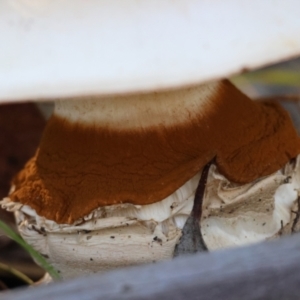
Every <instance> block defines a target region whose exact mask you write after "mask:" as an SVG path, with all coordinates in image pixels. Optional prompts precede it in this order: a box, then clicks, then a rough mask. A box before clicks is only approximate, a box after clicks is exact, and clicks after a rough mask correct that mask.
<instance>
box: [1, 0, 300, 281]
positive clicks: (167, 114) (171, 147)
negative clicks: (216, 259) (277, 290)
mask: <svg viewBox="0 0 300 300" xmlns="http://www.w3.org/2000/svg"><path fill="white" fill-rule="evenodd" d="M225 2H226V5H227V9H228V11H231V12H232V14H233V15H235V17H236V18H237V19H239V20H240V21H241V24H243V26H241V27H240V28H237V31H236V32H237V33H236V35H235V37H239V38H242V42H241V43H240V46H239V47H237V49H236V50H235V51H236V52H234V51H232V47H229V46H230V43H229V44H228V40H224V41H223V43H224V45H225V48H224V49H225V50H226V51H228V56H227V55H226V53H225V52H224V53H223V55H218V56H217V55H216V56H214V55H215V54H214V51H216V50H218V51H219V42H218V40H219V39H214V38H213V34H215V33H213V31H211V30H212V29H216V28H217V27H216V25H215V23H214V22H215V18H214V19H213V20H211V18H206V15H207V14H208V15H209V12H210V11H211V10H212V9H213V6H212V5H207V4H206V2H205V1H187V2H185V7H186V9H187V15H188V18H185V17H184V16H183V14H182V10H181V8H178V7H175V6H174V4H172V2H171V1H167V2H166V3H165V4H164V5H162V4H158V3H156V4H155V5H154V4H153V2H141V3H135V5H134V6H132V7H131V6H128V7H126V8H125V7H124V6H123V4H120V3H118V6H117V10H116V11H114V9H115V8H114V7H113V5H112V3H110V2H109V1H107V2H101V3H100V2H97V1H91V2H89V3H82V2H79V1H75V2H74V1H66V2H65V5H66V6H67V7H68V9H69V10H67V11H68V14H65V15H64V17H66V18H67V19H66V20H65V19H64V18H63V19H61V12H62V11H61V6H60V4H58V3H59V2H58V1H45V2H43V3H42V4H37V3H36V4H35V5H36V6H34V5H31V4H26V5H25V4H24V3H26V2H24V3H23V5H25V6H18V7H17V8H12V7H10V6H9V5H8V4H7V3H5V4H1V5H2V8H3V11H4V12H5V13H4V17H5V18H4V21H3V20H2V22H5V21H8V20H10V18H11V14H12V15H13V16H14V17H15V18H16V19H18V18H19V19H20V20H23V21H24V18H25V19H26V17H24V14H25V15H26V14H27V15H29V16H30V17H27V18H29V19H30V18H31V20H33V21H32V22H31V23H30V22H29V23H28V24H29V25H28V24H27V25H26V26H28V28H29V32H27V33H26V34H25V33H23V32H22V30H23V28H18V26H19V25H17V28H16V29H14V28H13V29H11V28H8V27H4V28H5V30H6V31H8V32H10V33H12V35H10V37H9V39H8V41H9V42H10V43H7V44H5V45H6V46H5V47H6V48H5V49H4V50H1V51H2V53H4V54H5V53H6V52H5V51H6V50H7V49H12V46H13V44H14V38H15V37H16V36H17V35H18V34H21V35H22V34H23V35H24V37H26V38H25V41H26V43H25V44H24V45H23V51H24V52H25V53H27V54H29V55H31V53H30V52H26V51H28V50H29V48H28V45H32V43H33V42H34V41H37V40H38V38H39V37H40V36H41V34H48V33H49V32H50V33H54V34H53V35H50V36H51V40H50V41H48V40H45V44H38V45H37V47H36V48H34V50H33V52H32V53H33V55H35V57H36V61H31V62H30V64H29V65H28V66H27V65H26V64H27V61H28V57H27V60H25V58H24V57H25V56H24V55H23V54H21V55H20V56H19V57H17V59H16V62H11V64H12V65H11V66H10V72H9V73H8V74H7V75H6V76H7V77H6V78H5V80H4V81H3V83H1V84H2V89H1V90H2V92H1V98H2V99H6V100H8V99H14V100H16V99H28V98H39V97H42V98H45V97H46V98H55V110H54V113H53V115H52V117H51V118H50V120H49V122H48V125H47V127H46V129H45V132H44V134H43V137H42V139H41V142H40V146H39V148H38V150H37V152H36V155H35V156H34V157H33V158H32V159H31V160H30V161H29V162H28V163H27V164H26V166H25V167H24V169H23V170H22V171H21V172H20V173H19V174H18V175H17V176H16V177H15V178H14V179H13V183H12V189H11V192H10V195H9V196H8V197H7V198H5V199H3V200H2V201H1V205H2V207H4V208H6V209H8V210H11V211H14V212H15V214H16V218H17V223H18V226H19V231H20V233H21V235H22V236H23V237H24V239H25V240H27V242H28V243H30V244H31V245H32V246H33V247H34V248H35V249H37V250H38V251H40V252H41V253H42V254H43V255H44V256H45V257H47V258H48V260H49V262H50V263H51V264H53V266H54V267H55V268H57V269H58V270H59V271H60V272H61V274H62V277H63V278H69V277H74V276H77V275H84V274H89V273H93V272H101V271H105V270H108V269H112V268H116V267H120V266H127V265H134V264H139V263H149V262H155V261H159V260H162V259H168V258H171V257H173V254H174V249H175V247H176V244H178V243H179V242H180V238H181V235H182V232H183V229H184V226H185V223H186V220H187V219H188V217H189V215H190V214H191V212H192V209H193V203H194V198H195V193H196V190H197V187H198V183H199V180H200V177H201V176H202V174H201V173H202V169H203V168H204V167H205V165H206V164H207V163H208V162H210V161H211V160H214V162H213V164H212V165H211V167H210V169H209V171H208V177H207V183H206V190H205V194H204V198H203V205H202V207H203V212H202V218H201V220H199V226H201V231H202V234H203V238H204V241H205V243H206V246H207V248H208V249H209V250H211V249H217V248H221V247H228V246H233V245H243V244H246V243H250V242H257V241H261V240H264V239H269V238H273V237H275V236H276V235H279V234H282V233H285V232H291V231H292V230H296V224H295V226H292V225H293V220H294V218H295V216H294V215H293V214H292V210H293V209H294V208H295V207H297V205H298V203H297V197H298V192H297V190H298V189H299V186H300V181H299V176H298V172H299V168H298V163H299V162H298V154H299V153H300V140H299V138H298V136H297V134H296V131H295V129H294V127H293V125H292V122H291V120H290V118H289V116H288V114H287V113H286V112H285V111H284V110H283V109H282V108H281V107H280V106H279V105H278V104H277V103H272V102H254V101H252V100H251V99H249V98H248V97H247V96H246V95H244V94H243V93H242V92H240V91H239V90H238V89H237V88H236V87H235V86H233V85H232V84H231V83H230V82H229V81H227V80H217V79H219V78H220V77H222V76H224V75H229V74H231V73H233V72H234V71H236V70H238V69H240V68H241V66H243V65H244V64H245V63H248V64H249V66H251V67H257V66H259V65H262V64H264V63H267V62H271V61H274V60H277V59H279V58H285V57H288V56H290V55H295V54H296V53H299V52H300V51H299V50H300V44H299V42H298V44H297V43H296V41H295V44H294V46H293V47H290V48H289V47H285V45H284V44H283V42H282V37H281V36H278V30H277V31H276V30H274V32H276V34H273V31H271V33H270V34H269V35H268V37H269V38H270V39H269V40H268V42H272V47H274V44H276V45H277V46H278V47H274V49H273V48H272V49H273V50H274V52H272V53H273V54H269V53H268V55H267V56H265V55H262V52H261V51H262V50H260V47H256V48H253V49H252V51H253V53H254V54H253V55H250V56H249V57H248V56H247V55H244V54H243V55H240V56H239V57H237V59H236V61H232V60H231V59H230V57H232V56H230V55H231V52H234V55H236V54H237V53H238V51H239V50H241V49H246V48H247V47H248V44H247V42H249V41H251V42H253V44H254V41H255V42H257V41H259V40H260V38H261V37H262V36H263V37H264V35H261V34H262V32H264V33H265V32H267V31H268V29H269V25H262V29H261V30H260V31H255V35H254V34H252V35H250V36H249V37H247V38H245V37H243V34H241V31H239V29H241V30H242V28H247V26H248V25H249V24H251V25H252V23H251V22H253V19H252V16H253V14H254V15H255V14H256V13H257V14H259V13H260V10H259V9H257V8H256V7H255V9H254V8H252V6H255V5H254V3H253V1H251V3H250V2H249V5H251V6H250V7H248V6H247V5H246V4H245V6H238V7H235V6H234V3H235V2H234V1H229V0H228V1H225ZM225 2H224V3H225ZM254 2H255V3H256V4H257V5H259V6H260V7H261V8H263V9H267V10H268V12H269V15H267V16H266V19H268V18H269V19H268V20H273V18H275V17H276V16H277V14H280V12H281V9H280V6H281V5H282V4H280V3H276V4H274V3H273V4H272V6H269V5H267V4H261V3H260V2H259V1H254ZM12 3H14V2H12ZM21 3H22V2H15V5H16V4H19V5H21ZM293 3H294V1H286V2H285V4H284V5H285V11H286V10H287V7H289V6H290V8H291V10H290V11H288V13H289V15H288V18H284V21H285V23H284V26H285V27H284V29H285V30H286V32H287V36H288V35H289V34H290V37H294V36H296V35H295V34H294V32H296V31H297V30H296V27H295V23H293V22H289V20H290V19H293V16H295V20H296V21H295V22H296V24H298V23H299V20H298V18H296V15H295V13H294V12H295V11H296V10H295V9H294V7H292V4H293ZM153 8H155V10H154V11H152V10H151V9H153ZM170 8H172V9H171V10H170V11H169V9H170ZM249 9H250V10H249ZM244 10H246V11H247V13H248V14H249V16H248V17H245V16H244V15H243V14H242V12H243V11H244ZM64 11H66V10H65V8H64ZM108 11H109V12H111V14H108ZM220 11H221V10H220ZM226 11H227V10H226ZM79 12H80V16H81V17H80V18H79V19H78V15H77V14H78V13H79ZM194 12H198V13H197V14H195V13H194ZM98 13H99V15H98ZM219 14H220V18H221V20H222V19H223V20H224V19H226V20H227V21H228V19H227V17H226V15H225V14H223V13H221V12H219ZM107 15H109V16H110V19H107ZM280 15H281V14H280ZM281 16H282V15H281ZM102 17H103V18H102ZM120 17H121V18H120ZM162 17H164V18H166V19H164V24H165V27H164V28H161V27H157V26H156V23H157V21H158V20H161V18H162ZM282 17H284V16H282ZM123 18H124V19H123ZM168 18H169V19H168ZM266 19H264V22H265V21H266ZM62 20H63V21H64V23H61V22H62ZM100 20H101V22H105V24H106V25H107V27H105V26H104V27H103V26H100V27H97V26H95V24H94V23H93V22H96V24H99V22H100ZM120 20H125V21H126V22H125V24H126V26H121V21H120ZM113 21H115V23H114V22H113ZM168 21H170V22H168ZM257 21H258V24H256V26H259V25H261V23H260V20H259V19H257ZM178 22H179V23H180V25H181V27H176V28H177V29H178V30H179V32H181V31H180V30H183V29H184V28H187V29H189V31H182V34H179V35H178V36H177V35H176V36H175V35H174V36H172V35H171V37H170V44H166V41H165V40H164V35H165V34H167V35H168V37H169V33H170V32H169V30H171V32H174V31H173V29H172V25H174V24H179V23H178ZM199 22H200V23H199ZM201 22H203V24H202V23H201ZM228 22H229V23H228V24H229V25H228V24H227V25H226V24H225V25H226V26H224V27H222V28H220V27H218V30H217V35H218V36H222V35H220V34H221V33H222V32H223V30H224V31H226V30H227V29H229V28H232V26H234V28H236V26H235V22H233V21H228ZM249 22H250V23H249ZM25 23H26V22H25ZM5 24H6V23H5ZM62 24H64V25H62ZM116 24H117V25H118V26H116ZM136 24H139V26H137V27H136ZM266 24H268V23H266ZM272 24H274V22H272ZM196 25H197V27H196ZM199 25H201V26H200V27H202V28H203V27H204V28H210V29H211V30H208V32H209V34H208V35H207V34H206V31H205V32H204V31H199V29H198V28H199ZM205 25H207V26H208V27H206V26H205ZM24 26H25V25H24ZM69 26H72V32H76V34H77V33H78V31H76V30H74V28H80V30H81V31H79V37H77V36H76V35H74V34H73V33H72V32H71V31H69V29H70V28H71V27H69ZM228 26H229V27H228ZM60 27H62V28H63V29H64V30H65V32H66V33H65V32H64V31H61V30H59V29H60ZM0 28H1V27H0ZM2 28H3V27H2ZM95 28H97V30H96V29H95ZM155 28H156V29H158V28H159V29H162V30H159V31H156V30H155ZM195 28H197V29H195ZM0 30H3V29H0ZM107 30H110V31H111V33H110V34H109V36H107V32H109V31H107ZM87 32H89V33H91V35H88V34H87ZM144 32H146V33H147V35H144ZM183 32H184V34H183ZM211 32H212V34H211ZM114 33H115V35H113V34H114ZM64 34H65V36H66V37H67V38H68V39H67V40H69V41H72V43H73V46H74V45H76V46H78V47H79V49H77V48H76V47H74V49H73V50H74V51H71V52H70V51H68V55H69V56H68V55H67V54H66V53H65V49H66V48H64V47H65V46H66V45H67V43H66V42H64V39H63V37H64ZM124 34H125V36H126V37H128V38H129V40H126V41H124V39H123V38H122V37H123V36H124ZM234 34H235V33H234V32H233V37H234ZM26 35H27V36H26ZM112 35H113V36H114V38H115V39H114V40H113V41H112V40H111V36H112ZM186 35H187V37H186ZM87 36H89V37H87ZM199 36H201V37H202V39H199V38H197V39H191V37H194V38H195V37H199ZM71 37H72V38H73V39H72V38H71ZM81 37H83V39H87V41H88V42H91V41H93V39H94V38H96V37H101V39H100V41H101V43H100V44H101V47H100V44H99V45H98V44H97V43H96V44H90V43H88V47H85V44H84V43H82V41H81V40H80V38H81ZM139 38H140V39H139ZM273 39H274V40H273ZM231 40H234V38H232V39H231ZM55 41H59V43H53V42H55ZM116 41H118V42H120V43H122V46H124V47H125V48H124V52H121V51H120V52H117V53H116V52H112V50H114V51H115V49H116V45H115V43H116ZM132 41H135V42H136V43H137V42H138V41H139V43H141V44H143V42H144V43H145V44H144V47H145V48H143V47H141V46H137V44H136V43H131V42H132ZM149 41H150V44H151V42H152V41H155V42H156V43H155V45H156V44H157V45H159V46H158V48H157V49H156V48H155V47H152V45H150V44H149ZM158 41H160V42H161V44H159V43H158ZM183 42H187V44H186V45H185V44H184V43H183ZM192 42H193V43H192ZM191 43H192V44H191ZM206 43H209V44H208V45H210V43H212V45H211V47H212V51H206V47H207V46H206ZM45 45H46V46H45ZM54 45H55V46H54ZM102 45H105V46H104V47H103V46H102ZM149 45H150V46H149ZM174 45H176V46H178V45H180V47H181V48H180V47H179V48H176V47H174ZM255 45H256V43H255ZM44 47H46V48H44ZM47 47H49V48H47ZM185 47H186V48H185ZM245 47H246V48H245ZM57 48H58V49H57ZM118 48H119V47H118ZM45 49H47V50H48V51H47V53H49V55H50V59H49V61H50V62H49V61H48V60H47V59H45V58H44V56H43V51H44V50H45ZM49 49H51V50H53V52H51V51H49ZM68 49H70V47H68ZM95 49H96V50H99V51H100V52H99V53H97V51H96V50H95ZM171 49H172V50H174V51H173V52H172V51H170V50H171ZM199 49H201V51H200V52H199ZM254 49H256V51H257V53H256V52H255V51H254ZM262 49H266V48H265V47H262ZM183 50H191V52H190V53H189V56H186V57H185V56H182V55H184V54H182V53H183V52H182V51H183ZM264 51H265V50H264ZM53 53H54V54H53ZM124 53H125V54H124ZM229 53H230V54H229ZM55 54H59V55H58V56H57V55H55ZM96 54H97V55H96ZM136 54H139V55H140V56H137V55H136ZM0 55H2V57H3V54H1V53H0ZM95 55H96V56H95ZM201 55H203V56H202V57H201ZM78 56H79V57H80V58H83V57H84V58H86V60H82V61H81V60H80V61H78V60H77V57H78ZM4 57H5V56H4ZM57 57H59V60H57ZM62 57H63V58H64V59H65V60H63V59H62ZM99 57H101V59H100V61H101V63H100V64H99V62H98V58H99ZM212 57H216V58H217V57H218V59H220V61H221V62H223V63H224V65H223V64H222V65H218V64H215V61H214V60H211V58H212ZM95 58H97V59H96V61H97V64H96V67H99V68H98V69H97V68H96V67H95V66H94V65H92V64H91V63H94V62H95ZM107 58H110V59H109V60H107ZM175 58H177V59H178V61H176V60H175V61H176V62H177V64H176V65H174V59H175ZM195 58H196V59H195ZM207 58H210V59H209V60H208V61H207ZM126 59H128V60H126ZM75 61H76V63H78V70H74V67H73V65H72V64H74V62H75ZM137 61H138V62H139V61H140V62H142V63H141V65H140V66H138V65H137V64H138V62H137ZM108 62H109V66H108V65H106V64H107V63H108ZM152 62H153V63H154V64H153V65H152V64H151V63H152ZM204 62H206V63H207V66H208V67H205V64H203V63H204ZM146 63H147V65H144V64H146ZM101 64H102V65H101ZM53 66H54V67H57V68H58V70H61V73H60V72H58V73H55V74H57V77H55V76H52V77H51V76H50V77H49V74H51V73H52V72H53V70H54V69H53ZM71 67H72V68H71ZM81 67H82V68H81ZM95 69H96V71H95ZM73 70H74V72H73ZM1 72H2V71H1ZM211 79H215V80H214V81H211V82H208V83H207V82H206V83H204V82H205V81H208V80H211ZM0 87H1V86H0Z"/></svg>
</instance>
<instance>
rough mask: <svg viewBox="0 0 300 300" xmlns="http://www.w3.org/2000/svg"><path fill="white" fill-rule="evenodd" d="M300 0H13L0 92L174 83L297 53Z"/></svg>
mask: <svg viewBox="0 0 300 300" xmlns="http://www.w3.org/2000/svg"><path fill="white" fill-rule="evenodd" d="M299 10H300V2H299V1H298V0H285V1H261V0H248V1H242V2H241V1H239V0H223V1H214V2H211V1H206V0H185V1H172V0H166V1H163V2H162V1H132V0H130V1H126V2H124V1H122V0H104V1H97V0H91V1H80V0H66V1H63V2H62V1H60V0H40V1H28V0H10V1H9V0H6V1H1V3H0V11H1V19H0V36H1V48H0V91H1V92H0V100H1V101H8V100H28V99H39V98H52V97H66V96H81V95H87V94H88V95H91V94H98V95H100V94H115V93H128V92H139V91H150V90H159V89H169V88H174V87H179V86H184V85H192V84H196V83H197V84H198V83H200V82H205V81H209V80H212V79H217V78H220V77H228V76H229V75H231V74H234V73H237V72H241V71H242V70H244V69H245V68H246V69H253V68H257V67H259V66H263V65H265V64H268V63H272V62H276V61H278V60H282V59H286V58H290V57H293V56H295V55H298V54H299V52H300V40H299V35H300V18H299V13H298V12H299Z"/></svg>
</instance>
